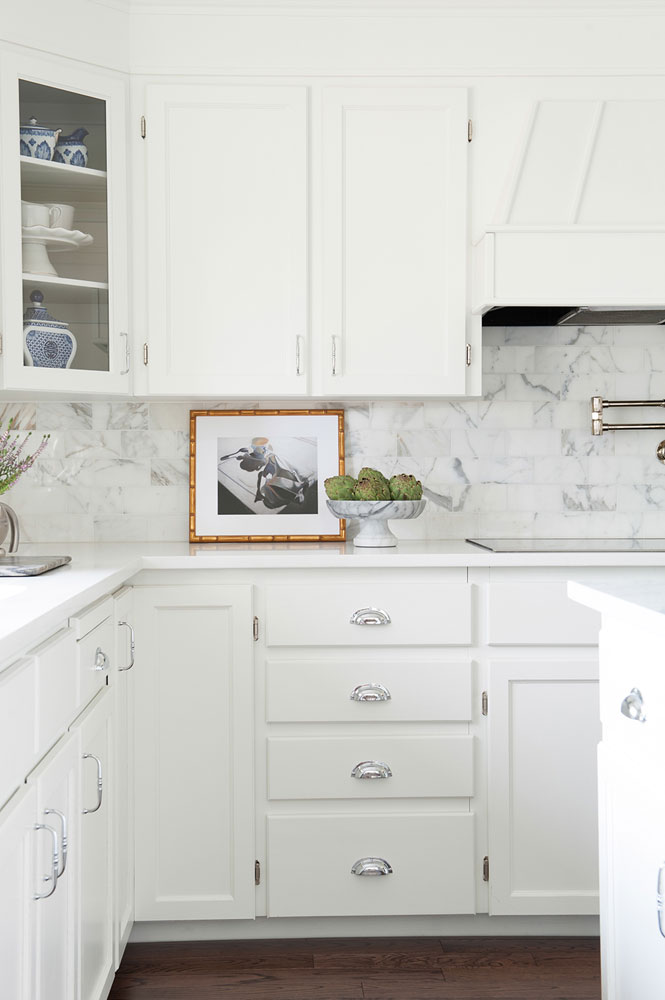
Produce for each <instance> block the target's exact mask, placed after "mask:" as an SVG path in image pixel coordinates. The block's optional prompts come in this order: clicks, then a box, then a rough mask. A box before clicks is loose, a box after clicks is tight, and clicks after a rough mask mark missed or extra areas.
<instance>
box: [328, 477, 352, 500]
mask: <svg viewBox="0 0 665 1000" xmlns="http://www.w3.org/2000/svg"><path fill="white" fill-rule="evenodd" d="M323 485H324V487H325V490H326V494H327V496H328V498H329V499H330V500H353V499H355V498H354V495H353V489H354V486H355V485H356V481H355V479H354V478H353V476H330V478H329V479H326V480H324V483H323Z"/></svg>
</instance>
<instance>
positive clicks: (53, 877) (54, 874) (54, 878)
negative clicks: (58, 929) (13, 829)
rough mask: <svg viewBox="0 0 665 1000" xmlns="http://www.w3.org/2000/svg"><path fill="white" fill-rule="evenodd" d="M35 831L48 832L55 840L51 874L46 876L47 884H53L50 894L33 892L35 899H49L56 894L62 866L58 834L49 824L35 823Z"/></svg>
mask: <svg viewBox="0 0 665 1000" xmlns="http://www.w3.org/2000/svg"><path fill="white" fill-rule="evenodd" d="M33 829H35V830H47V831H48V833H49V834H50V835H51V837H52V838H53V854H52V856H51V874H50V875H44V881H45V882H51V888H50V889H49V891H48V892H33V894H32V898H33V899H48V898H49V896H52V895H53V893H54V892H55V889H56V886H57V884H58V865H59V864H60V854H59V851H58V834H57V832H56V831H55V830H54V829H53V827H52V826H49V825H48V823H35V825H34V827H33Z"/></svg>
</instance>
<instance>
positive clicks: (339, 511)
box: [326, 500, 427, 548]
mask: <svg viewBox="0 0 665 1000" xmlns="http://www.w3.org/2000/svg"><path fill="white" fill-rule="evenodd" d="M326 503H327V504H328V509H329V510H330V511H332V513H333V514H334V515H335V517H356V518H358V520H359V521H360V531H359V532H358V534H357V535H356V537H355V538H354V539H353V544H354V545H359V546H363V547H367V548H388V547H392V546H395V545H397V538H396V536H395V535H393V533H392V531H391V530H390V528H389V527H388V521H393V520H394V521H403V520H409V519H411V518H412V517H420V515H421V514H422V512H423V511H424V509H425V504H426V503H427V501H426V500H327V501H326Z"/></svg>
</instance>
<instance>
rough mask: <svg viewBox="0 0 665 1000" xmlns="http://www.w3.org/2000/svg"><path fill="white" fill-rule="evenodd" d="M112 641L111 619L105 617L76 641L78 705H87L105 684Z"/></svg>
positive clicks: (109, 665) (109, 663)
mask: <svg viewBox="0 0 665 1000" xmlns="http://www.w3.org/2000/svg"><path fill="white" fill-rule="evenodd" d="M112 607H113V605H112V604H111V608H112ZM114 641H115V634H114V630H113V619H112V618H107V619H106V620H105V621H103V622H102V623H101V625H97V627H96V628H94V629H93V630H92V632H88V634H87V635H86V636H85V638H83V639H80V640H79V641H78V642H77V644H76V646H77V654H78V704H79V706H81V707H82V706H83V705H87V704H88V702H89V701H90V699H91V698H94V696H95V695H96V694H97V692H98V691H99V690H100V689H101V688H103V687H104V685H105V684H106V678H107V677H108V675H109V671H110V669H111V661H112V657H113V649H114Z"/></svg>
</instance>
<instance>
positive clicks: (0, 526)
mask: <svg viewBox="0 0 665 1000" xmlns="http://www.w3.org/2000/svg"><path fill="white" fill-rule="evenodd" d="M18 542H19V527H18V515H17V514H16V511H15V510H14V509H13V507H10V506H9V504H8V503H2V502H0V546H1V547H0V555H3V556H4V555H7V554H8V553H10V552H16V551H17V549H18Z"/></svg>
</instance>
